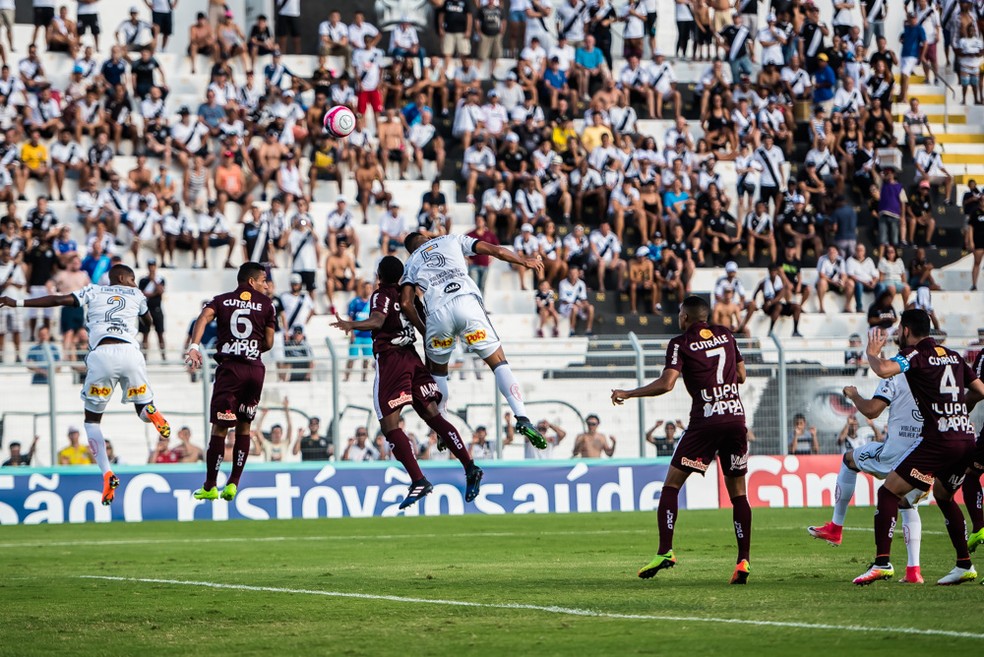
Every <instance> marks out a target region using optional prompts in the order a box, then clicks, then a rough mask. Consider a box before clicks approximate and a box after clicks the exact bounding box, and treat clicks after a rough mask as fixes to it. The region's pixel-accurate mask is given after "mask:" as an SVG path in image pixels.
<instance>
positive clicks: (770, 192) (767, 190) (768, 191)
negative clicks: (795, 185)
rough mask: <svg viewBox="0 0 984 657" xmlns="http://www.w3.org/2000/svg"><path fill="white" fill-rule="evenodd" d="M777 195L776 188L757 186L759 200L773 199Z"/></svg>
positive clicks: (777, 189)
mask: <svg viewBox="0 0 984 657" xmlns="http://www.w3.org/2000/svg"><path fill="white" fill-rule="evenodd" d="M778 193H779V188H778V187H773V186H771V185H759V198H760V199H762V200H766V201H767V200H768V199H770V198H775V196H776V194H778Z"/></svg>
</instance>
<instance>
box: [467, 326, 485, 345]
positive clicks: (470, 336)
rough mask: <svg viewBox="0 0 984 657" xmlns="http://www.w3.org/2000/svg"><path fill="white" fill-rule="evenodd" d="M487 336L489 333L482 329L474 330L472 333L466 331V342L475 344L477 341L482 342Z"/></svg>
mask: <svg viewBox="0 0 984 657" xmlns="http://www.w3.org/2000/svg"><path fill="white" fill-rule="evenodd" d="M486 337H488V334H487V333H485V331H483V330H482V329H478V330H477V331H472V332H471V333H465V342H467V343H468V344H475V343H476V342H481V341H482V340H484V339H485V338H486Z"/></svg>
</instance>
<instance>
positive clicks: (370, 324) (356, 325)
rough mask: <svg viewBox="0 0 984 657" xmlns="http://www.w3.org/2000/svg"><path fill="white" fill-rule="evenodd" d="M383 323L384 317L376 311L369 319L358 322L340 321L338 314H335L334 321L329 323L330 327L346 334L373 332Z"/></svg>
mask: <svg viewBox="0 0 984 657" xmlns="http://www.w3.org/2000/svg"><path fill="white" fill-rule="evenodd" d="M385 321H386V315H384V314H383V313H381V312H378V311H376V312H374V313H372V314H371V315H369V319H363V320H360V321H352V320H349V319H342V318H341V317H339V316H338V313H335V321H334V322H332V323H331V327H332V328H337V329H339V330H342V331H345V332H346V333H348V332H350V331H375V330H377V329H379V328H381V327H382V325H383V322H385Z"/></svg>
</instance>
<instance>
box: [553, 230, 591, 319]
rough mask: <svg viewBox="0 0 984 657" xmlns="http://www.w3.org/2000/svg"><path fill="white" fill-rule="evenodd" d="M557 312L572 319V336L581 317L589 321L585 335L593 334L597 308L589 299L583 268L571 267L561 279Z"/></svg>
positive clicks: (558, 287)
mask: <svg viewBox="0 0 984 657" xmlns="http://www.w3.org/2000/svg"><path fill="white" fill-rule="evenodd" d="M567 237H570V235H568V236H567ZM565 241H566V239H565ZM557 312H559V313H560V315H561V316H562V317H567V318H568V319H570V325H571V333H570V335H571V337H573V336H574V332H575V331H576V330H577V321H578V320H579V319H583V320H585V321H587V325H586V326H585V330H584V335H586V336H590V335H593V332H592V330H591V329H592V327H593V325H594V314H595V310H594V306H592V305H591V303H590V302H589V301H588V288H587V286H586V285H585V284H584V281H582V280H581V270H580V269H579V268H577V267H571V268H570V270H568V272H567V278H565V279H563V280H562V281H560V284H559V285H558V286H557Z"/></svg>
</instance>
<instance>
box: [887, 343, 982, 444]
mask: <svg viewBox="0 0 984 657" xmlns="http://www.w3.org/2000/svg"><path fill="white" fill-rule="evenodd" d="M892 360H893V361H895V362H896V363H898V364H899V367H900V368H901V370H902V373H903V374H905V380H906V381H907V382H908V383H909V388H910V389H911V390H912V396H913V397H914V398H915V400H916V406H918V407H919V412H920V413H921V414H922V416H923V434H922V435H923V438H924V439H925V440H944V439H946V440H954V439H973V438H974V425H973V423H972V422H971V421H970V415H969V413H968V411H967V402H966V398H967V395H966V390H967V386H969V385H970V384H971V382H973V381H974V380H975V379H977V378H978V376H977V375H976V374H974V370H972V369H970V365H968V364H967V361H965V360H964V359H963V358H961V357H960V354H958V353H957V352H955V351H953V350H952V349H947V348H946V347H941V346H940V345H938V344H936V341H935V340H933V339H932V338H924V339H922V340H920V341H919V343H918V344H917V345H916V346H914V347H905V348H904V349H902V350H901V351H899V354H898V355H897V356H895V357H894V358H892Z"/></svg>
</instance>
